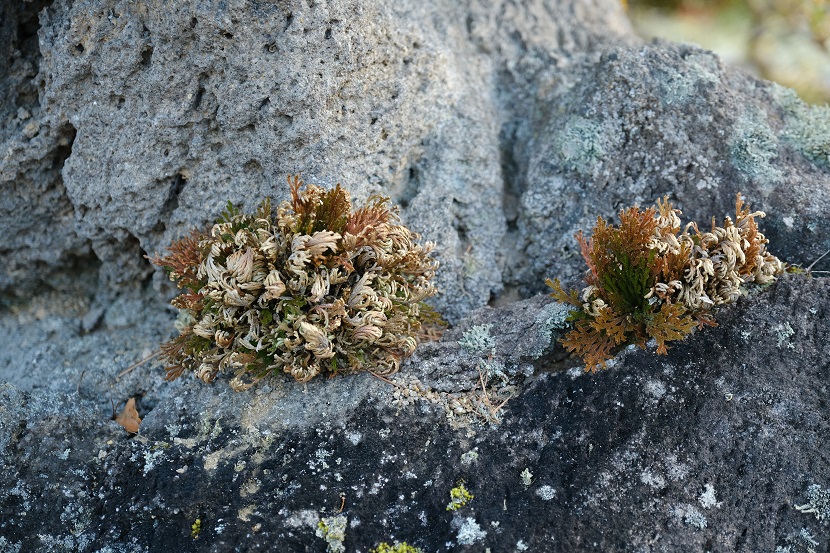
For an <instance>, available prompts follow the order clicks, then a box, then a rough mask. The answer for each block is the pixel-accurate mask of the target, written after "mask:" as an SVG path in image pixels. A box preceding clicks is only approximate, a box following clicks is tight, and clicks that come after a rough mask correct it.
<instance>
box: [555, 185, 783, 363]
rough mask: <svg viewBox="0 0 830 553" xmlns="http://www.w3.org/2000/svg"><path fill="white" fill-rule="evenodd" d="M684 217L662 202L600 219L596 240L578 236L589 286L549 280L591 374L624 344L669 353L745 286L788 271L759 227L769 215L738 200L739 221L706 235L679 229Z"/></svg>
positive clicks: (566, 341)
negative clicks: (615, 220)
mask: <svg viewBox="0 0 830 553" xmlns="http://www.w3.org/2000/svg"><path fill="white" fill-rule="evenodd" d="M679 214H680V211H679V210H677V209H674V208H673V207H672V205H671V203H669V201H668V198H664V199H663V201H658V202H657V207H656V208H655V207H650V208H648V209H645V210H641V209H640V208H638V207H632V208H629V209H626V210H624V211H622V212H620V225H619V226H618V227H615V226H614V225H611V224H609V223H608V222H606V221H605V220H603V219H602V217H600V218H598V219H597V224H596V226H595V227H594V230H593V233H592V235H591V237H589V238H587V239H586V238H585V237H584V235H583V234H582V232H579V233H578V234H577V235H576V239H577V241H578V242H579V245H580V248H581V251H582V256H583V258H584V259H585V262H586V263H587V264H588V271H587V273H586V277H585V281H586V284H587V286H586V287H585V288H584V289H583V290H582V292H581V293H580V292H578V291H576V290H571V291H569V292H566V291H565V290H563V289H562V285H561V284H560V283H559V280H558V279H557V280H554V281H551V280H550V279H548V280H547V281H546V282H547V284H548V286H550V287H551V288H553V293H552V294H551V295H552V296H553V297H554V298H556V299H557V300H559V301H561V302H565V303H568V304H571V305H573V306H574V307H575V309H574V310H573V311H572V312H571V316H570V320H571V321H572V323H573V329H572V330H570V331H569V332H568V333H567V334H566V335H565V336H564V338H563V339H562V343H563V345H564V346H565V348H566V349H568V350H569V351H571V352H572V353H575V354H577V355H579V356H580V357H582V358H583V360H584V361H585V369H586V370H589V371H595V370H596V369H598V368H600V367H602V368H604V367H605V362H606V361H607V360H608V359H610V358H611V357H613V356H614V354H615V353H616V352H617V351H618V350H619V349H620V348H621V347H623V346H624V345H626V344H636V345H638V346H639V347H641V348H645V345H646V342H647V341H648V340H649V339H654V341H655V342H656V343H657V353H658V354H665V353H666V351H667V346H666V343H667V342H670V341H674V340H682V339H683V338H685V337H686V336H687V335H689V334H690V333H691V332H693V330H694V329H695V328H696V327H703V326H705V325H709V326H715V325H716V323H715V321H714V319H713V318H712V317H711V315H710V310H711V309H712V308H713V307H715V306H717V305H723V304H726V303H731V302H733V301H735V300H736V299H737V298H739V297H740V296H741V294H742V293H743V291H742V288H741V287H742V285H743V284H745V283H750V282H754V283H758V284H767V283H770V282H772V281H773V280H775V278H776V276H777V275H779V274H781V273H782V272H783V270H784V264H783V263H782V262H781V261H780V260H779V259H778V258H777V257H775V256H773V255H771V254H770V253H769V252H767V250H766V244H767V240H766V238H764V235H763V234H761V232H760V231H759V230H758V226H757V223H756V221H755V218H756V217H758V218H760V217H764V213H763V212H761V211H755V212H750V210H749V208H748V207H747V206H746V205H745V204H744V202H743V200H742V199H741V196H740V194H738V196H737V199H736V204H735V220H734V221H733V220H732V218H730V217H726V218H725V219H724V222H723V226H720V227H719V226H715V222H714V219H713V221H712V228H711V230H709V231H706V232H702V231H701V230H700V229H699V228H698V226H697V224H696V223H694V222H692V223H688V224H687V225H686V226H685V228H684V229H683V230H682V231H681V222H680V218H679V217H678V215H679Z"/></svg>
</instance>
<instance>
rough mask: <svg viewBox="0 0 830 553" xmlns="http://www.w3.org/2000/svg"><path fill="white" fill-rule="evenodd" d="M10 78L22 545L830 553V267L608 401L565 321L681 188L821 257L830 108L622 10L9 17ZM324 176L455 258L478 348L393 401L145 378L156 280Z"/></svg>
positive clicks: (370, 393) (406, 384)
mask: <svg viewBox="0 0 830 553" xmlns="http://www.w3.org/2000/svg"><path fill="white" fill-rule="evenodd" d="M0 53H2V54H3V55H2V56H0V71H1V72H0V93H2V96H0V98H2V99H3V100H2V103H0V145H1V146H2V150H0V151H2V157H0V186H2V190H3V192H4V193H3V194H2V196H0V231H2V240H1V241H0V336H2V338H0V552H6V551H9V552H22V551H47V552H51V551H82V552H133V551H135V552H143V551H162V550H164V551H190V550H193V551H202V550H205V551H260V550H262V551H271V550H279V551H330V552H338V551H349V552H351V551H355V552H363V553H367V552H368V551H370V550H371V549H372V548H374V547H377V546H378V545H379V544H380V543H382V542H387V543H389V544H392V543H394V542H395V541H399V542H406V543H408V544H410V545H412V546H417V547H419V548H421V549H422V550H423V551H424V552H430V553H431V552H436V551H483V550H486V549H489V550H491V551H494V552H496V551H499V552H501V551H506V552H510V551H562V552H572V551H603V552H607V551H636V552H663V551H666V552H675V551H677V552H685V551H712V552H721V551H740V552H757V551H770V552H772V551H776V548H777V547H778V548H780V550H781V551H789V552H790V553H796V552H799V551H808V550H809V548H811V549H813V550H816V551H822V550H825V549H827V548H828V547H830V546H829V545H828V544H830V530H828V527H827V521H828V520H830V450H828V448H827V445H826V437H827V436H828V435H830V419H829V418H828V405H827V393H828V389H827V383H828V382H830V364H829V363H828V359H830V351H828V346H827V344H828V340H830V335H828V332H830V322H828V313H827V306H828V299H830V290H828V281H827V279H825V278H821V275H822V274H823V273H822V272H821V271H822V270H825V271H826V270H827V268H828V267H830V265H828V258H825V259H823V260H822V261H820V262H819V263H818V264H816V266H815V267H814V270H815V273H814V274H813V275H789V276H786V277H784V278H783V279H782V280H781V281H780V282H778V283H776V284H774V285H772V286H770V287H767V288H766V289H754V290H752V291H751V293H750V294H749V295H748V296H747V297H745V298H742V299H741V300H740V301H739V302H738V303H737V304H736V305H733V306H729V307H726V308H723V309H721V310H720V311H718V312H717V313H716V317H717V320H718V324H719V326H718V327H717V328H714V329H708V330H706V331H702V332H697V333H695V334H694V335H692V336H691V337H689V338H687V339H686V340H685V341H683V342H681V343H676V344H674V345H673V347H672V349H671V350H670V351H669V354H668V356H665V357H664V356H657V355H655V354H654V352H653V351H639V350H636V351H634V350H625V351H623V352H622V353H621V354H620V355H619V356H618V357H617V358H616V359H615V360H614V361H613V362H611V367H610V368H609V370H607V371H604V372H601V373H598V374H593V375H591V374H584V373H582V371H581V369H580V367H579V366H578V360H574V359H570V358H568V357H567V355H566V354H565V352H564V351H563V350H562V347H561V346H560V345H559V344H558V342H557V339H558V338H559V337H560V336H561V334H562V332H563V330H564V329H565V328H566V324H567V323H566V321H565V316H566V310H564V309H563V307H562V306H560V305H559V304H556V303H553V302H552V301H551V300H550V298H547V297H545V296H542V295H538V294H539V292H542V291H543V290H544V284H543V283H544V279H545V278H546V277H555V276H561V277H563V278H564V279H566V280H570V281H571V282H574V283H575V282H576V280H577V279H578V277H579V276H580V275H581V272H582V271H583V270H584V265H583V262H582V260H581V258H580V256H579V254H578V251H577V250H578V248H577V246H576V243H575V241H574V239H573V234H574V233H575V232H576V231H578V230H586V229H589V228H590V227H591V225H592V224H593V223H594V221H595V220H596V217H597V216H599V215H601V216H603V217H605V218H612V219H613V217H614V216H615V214H616V213H617V212H618V211H619V209H621V208H623V207H627V206H629V205H632V204H635V203H638V204H640V205H644V206H645V205H649V204H652V203H653V202H654V201H655V200H657V199H658V198H661V197H663V196H666V195H667V196H669V198H670V199H671V200H672V201H673V202H674V203H675V204H676V205H677V206H678V207H680V208H681V209H682V210H683V211H684V215H683V217H684V219H693V220H698V221H700V222H701V223H702V224H705V222H707V221H708V220H709V218H710V217H711V216H712V215H715V216H717V217H718V218H720V217H722V216H723V215H727V214H730V213H731V212H732V210H733V207H732V206H733V205H734V199H735V195H736V193H738V192H742V193H743V194H744V196H745V197H746V199H747V200H748V201H749V202H750V204H751V205H752V207H753V208H755V209H761V210H763V211H765V212H766V213H767V217H766V218H765V219H763V220H762V221H761V226H762V230H763V231H764V232H765V234H766V235H767V237H768V238H769V239H770V249H771V251H772V252H773V253H775V254H776V255H778V256H779V257H781V258H782V259H784V260H787V261H789V262H792V263H800V264H802V265H808V264H810V263H811V262H812V261H813V260H815V259H817V258H818V257H819V256H820V255H821V254H822V253H823V252H825V251H827V250H828V249H830V230H828V229H830V224H828V223H830V220H829V219H828V216H827V214H828V213H830V109H828V108H823V107H811V106H807V105H804V104H803V103H801V101H800V100H799V99H798V98H797V97H796V96H795V93H793V92H792V91H789V90H786V89H783V88H781V87H779V86H777V85H774V84H771V83H767V82H762V81H759V80H757V79H755V78H753V77H751V76H749V75H747V74H745V73H743V72H741V71H739V70H736V69H733V68H730V67H727V66H725V65H724V64H723V63H722V62H721V61H720V60H719V59H718V58H717V57H716V56H715V55H714V54H712V53H711V52H707V51H704V50H701V49H698V48H696V47H693V46H689V45H676V44H670V43H665V42H656V43H652V44H643V43H642V42H641V41H640V40H639V39H637V38H636V37H635V36H634V35H633V34H632V32H631V30H630V27H629V25H628V22H627V20H626V19H625V15H624V13H623V11H622V9H621V7H620V5H619V4H618V3H617V2H615V1H612V0H585V1H576V0H573V1H566V0H548V1H544V0H528V1H527V2H513V1H488V0H476V1H472V0H470V1H463V2H438V3H421V2H408V1H403V2H394V3H388V2H358V1H340V0H332V1H329V2H312V1H305V0H298V1H287V2H279V3H271V2H242V1H238V2H236V1H232V2H225V1H222V2H206V3H205V2H202V3H199V2H175V3H162V2H131V1H126V0H125V1H117V0H89V1H74V2H69V1H65V0H54V1H42V0H36V1H31V2H29V1H23V2H10V1H5V2H2V4H0ZM296 173H299V174H301V175H302V176H303V177H304V178H305V179H306V180H307V181H310V182H314V183H318V184H322V185H325V186H333V185H334V184H335V183H337V182H341V183H343V184H344V186H346V187H347V188H348V189H349V190H351V191H352V192H353V194H354V196H355V198H356V199H357V200H362V199H365V198H367V197H368V196H369V195H371V194H373V193H381V194H385V195H388V196H390V197H392V199H393V201H394V202H396V203H397V204H399V205H400V206H401V208H402V218H403V219H404V221H405V222H406V224H407V225H408V226H410V227H411V228H412V229H413V230H415V231H417V232H419V233H421V234H422V235H423V236H424V238H425V239H429V240H434V241H435V242H437V243H438V249H437V252H436V255H437V257H438V258H439V259H440V262H441V267H442V268H441V271H440V273H439V277H438V286H439V288H440V289H441V292H442V293H441V294H440V295H439V296H438V297H436V298H434V304H435V306H436V308H437V309H438V310H439V311H441V312H442V313H443V314H444V316H445V317H446V318H447V320H448V321H449V322H451V323H452V325H453V326H452V327H451V328H450V329H449V330H448V331H447V332H446V333H445V334H444V336H443V338H442V339H441V340H440V341H438V342H432V343H427V344H423V345H422V346H421V347H419V349H418V351H417V352H416V354H415V355H414V356H413V357H412V358H410V359H409V360H408V361H407V362H405V363H404V365H403V367H402V369H401V371H400V373H398V374H396V375H394V376H393V377H392V380H391V382H385V381H383V380H382V379H379V378H375V377H374V376H372V375H369V374H360V375H356V376H352V377H343V378H335V379H330V380H322V379H316V380H312V381H311V382H309V383H308V384H306V385H301V384H297V383H296V382H294V381H293V380H290V379H289V378H287V377H279V376H275V377H273V378H269V379H266V380H265V381H263V382H261V383H260V384H259V385H258V386H256V387H255V388H253V389H251V390H249V391H246V392H233V391H232V390H231V389H230V388H229V386H228V385H227V378H226V377H221V378H220V379H219V380H218V381H217V382H216V383H215V384H214V385H212V386H209V385H205V384H202V383H200V382H197V381H195V380H193V379H189V378H184V379H180V380H178V381H176V382H172V383H168V382H163V381H162V376H163V375H164V371H163V369H162V367H160V366H159V365H158V364H157V363H156V362H155V361H154V360H153V359H149V360H148V361H147V362H145V363H144V364H141V365H139V366H136V367H134V368H132V370H130V371H128V372H124V373H123V374H122V371H124V369H126V368H127V367H129V366H130V365H132V364H133V363H134V362H136V361H138V360H141V359H143V358H146V357H148V356H150V355H152V353H153V352H154V351H156V350H157V348H158V346H159V344H160V343H162V342H164V341H165V340H167V339H169V338H171V337H172V336H174V335H175V332H176V331H175V329H174V326H173V321H174V319H175V313H174V310H172V309H171V308H170V307H169V306H167V305H166V302H167V300H169V298H170V297H171V295H172V292H173V290H172V286H171V285H170V284H169V283H168V282H166V280H165V278H164V276H163V275H162V274H161V272H160V271H154V270H153V268H152V266H151V265H150V263H149V262H148V261H147V259H146V258H145V257H144V256H145V255H146V254H153V253H154V252H157V251H162V250H163V248H164V247H165V246H166V245H167V244H169V243H170V242H171V241H172V240H174V239H176V238H178V237H181V236H182V235H184V234H185V233H186V232H187V231H188V230H189V229H190V228H192V227H194V226H196V227H203V226H205V225H207V224H209V223H210V222H212V221H213V220H214V219H215V218H216V216H217V215H218V213H219V212H220V211H221V209H222V207H223V206H224V205H225V203H226V202H227V201H229V200H230V201H232V202H234V203H235V204H237V205H240V206H242V208H243V209H253V208H254V207H255V206H256V205H257V204H258V203H259V201H260V200H261V198H263V197H265V196H271V197H273V198H274V199H275V200H277V201H279V200H282V199H285V198H286V197H287V187H286V186H285V184H284V183H285V177H286V176H287V175H289V174H296ZM485 373H486V374H488V375H489V376H488V377H487V381H486V382H485V379H484V374H485ZM119 375H120V376H119ZM482 384H486V391H483V390H482ZM130 397H135V398H137V406H138V411H139V413H140V415H141V416H142V417H143V422H142V424H141V427H140V432H139V434H138V435H136V436H130V435H128V434H127V433H126V432H125V431H124V429H123V428H122V427H121V426H119V425H118V424H116V423H115V422H114V421H113V420H112V414H113V407H112V403H113V402H117V403H119V405H123V403H124V402H125V401H126V400H127V398H130ZM505 400H506V403H503V402H504V401H505ZM462 485H463V486H464V488H465V489H466V490H468V492H469V493H470V494H472V495H473V496H474V497H473V498H472V500H471V501H470V502H469V503H468V504H466V505H461V506H459V508H458V509H456V510H452V509H448V506H449V505H451V495H450V494H451V490H453V489H456V490H458V489H460V488H459V486H462ZM788 548H789V549H788ZM822 548H824V549H822Z"/></svg>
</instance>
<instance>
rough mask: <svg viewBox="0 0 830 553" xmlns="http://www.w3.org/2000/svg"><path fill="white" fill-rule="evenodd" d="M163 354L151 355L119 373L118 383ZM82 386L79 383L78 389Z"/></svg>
mask: <svg viewBox="0 0 830 553" xmlns="http://www.w3.org/2000/svg"><path fill="white" fill-rule="evenodd" d="M161 353H162V352H161V351H157V352H155V353H151V354H150V355H148V356H147V357H145V358H144V359H141V360H139V361H136V362H135V363H133V364H132V365H130V366H129V367H127V368H126V369H124V370H123V371H121V372H120V373H118V375H117V376H116V377H115V380H116V382H117V381H118V379H120V378H121V377H122V376H124V375H125V374H128V373H130V372H132V371H134V370H135V369H137V368H138V367H140V366H141V365H143V364H144V363H146V362H148V361H151V360H153V359H155V358H156V357H159V356H160V355H161ZM80 385H81V384H80V383H78V387H80Z"/></svg>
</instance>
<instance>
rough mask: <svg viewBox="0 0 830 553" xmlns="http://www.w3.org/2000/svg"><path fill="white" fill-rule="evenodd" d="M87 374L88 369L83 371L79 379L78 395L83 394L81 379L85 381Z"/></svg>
mask: <svg viewBox="0 0 830 553" xmlns="http://www.w3.org/2000/svg"><path fill="white" fill-rule="evenodd" d="M85 374H86V369H84V370H82V371H81V378H79V379H78V389H77V390H76V391H77V394H78V395H81V381H83V379H84V375H85Z"/></svg>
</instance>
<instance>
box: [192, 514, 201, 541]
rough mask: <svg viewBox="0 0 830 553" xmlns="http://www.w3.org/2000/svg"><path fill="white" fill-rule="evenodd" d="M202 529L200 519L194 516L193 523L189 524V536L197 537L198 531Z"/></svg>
mask: <svg viewBox="0 0 830 553" xmlns="http://www.w3.org/2000/svg"><path fill="white" fill-rule="evenodd" d="M201 531H202V519H201V518H196V520H195V521H194V522H193V524H192V525H191V526H190V537H191V538H193V539H194V540H195V539H196V538H198V537H199V532H201Z"/></svg>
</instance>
